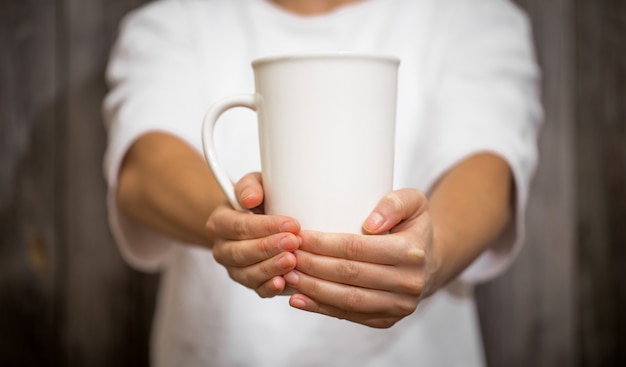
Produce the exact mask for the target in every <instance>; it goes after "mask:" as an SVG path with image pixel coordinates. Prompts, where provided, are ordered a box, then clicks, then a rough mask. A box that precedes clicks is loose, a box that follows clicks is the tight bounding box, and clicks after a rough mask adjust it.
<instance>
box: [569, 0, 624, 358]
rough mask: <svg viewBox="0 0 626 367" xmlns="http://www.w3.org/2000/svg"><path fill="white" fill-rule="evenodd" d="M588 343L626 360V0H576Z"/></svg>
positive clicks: (585, 350)
mask: <svg viewBox="0 0 626 367" xmlns="http://www.w3.org/2000/svg"><path fill="white" fill-rule="evenodd" d="M575 4H576V13H575V26H576V42H577V52H576V65H575V71H576V75H577V88H576V116H577V119H576V148H577V149H576V160H577V163H578V164H577V168H578V171H577V177H576V180H577V182H578V183H579V191H578V195H577V197H576V199H577V202H578V223H579V228H578V239H579V246H578V249H579V254H580V260H579V265H580V276H579V277H580V289H579V294H580V296H579V304H580V314H579V316H580V320H581V333H580V344H581V345H580V349H581V356H582V362H583V364H584V365H586V366H623V365H626V350H625V349H624V346H625V345H626V315H625V314H624V310H625V309H626V283H625V282H624V274H625V273H624V265H626V226H624V223H625V221H626V103H625V102H626V49H625V44H626V43H625V42H626V41H625V39H626V3H624V1H617V0H604V1H580V0H578V1H576V2H575Z"/></svg>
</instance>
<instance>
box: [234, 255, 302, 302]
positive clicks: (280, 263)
mask: <svg viewBox="0 0 626 367" xmlns="http://www.w3.org/2000/svg"><path fill="white" fill-rule="evenodd" d="M295 266H296V259H295V256H294V255H293V254H292V253H289V252H285V253H283V254H280V255H278V256H275V257H273V258H271V259H267V260H265V261H262V262H260V263H258V264H254V265H252V266H248V267H244V268H237V267H226V269H227V270H228V274H229V275H230V277H231V278H232V279H233V280H234V281H236V282H238V283H240V284H242V285H244V286H246V287H248V288H251V289H254V290H258V289H262V290H264V291H269V292H271V291H272V289H273V288H274V287H276V286H277V284H273V283H270V284H265V283H267V282H268V281H270V282H271V281H280V280H278V279H274V278H275V277H280V276H282V275H284V274H287V273H288V272H289V271H291V270H293V269H294V268H295ZM283 287H284V284H283ZM281 291H282V289H281Z"/></svg>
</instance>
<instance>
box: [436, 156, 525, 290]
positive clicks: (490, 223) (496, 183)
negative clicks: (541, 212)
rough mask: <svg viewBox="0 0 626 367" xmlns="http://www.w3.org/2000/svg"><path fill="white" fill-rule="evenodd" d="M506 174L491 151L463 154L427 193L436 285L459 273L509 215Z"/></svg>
mask: <svg viewBox="0 0 626 367" xmlns="http://www.w3.org/2000/svg"><path fill="white" fill-rule="evenodd" d="M513 195H514V192H513V184H512V175H511V171H510V168H509V166H508V164H507V163H506V162H505V161H504V160H503V159H502V158H501V157H498V156H496V155H494V154H488V153H484V154H478V155H474V156H471V157H469V158H467V159H466V160H464V161H462V162H461V163H459V164H458V165H457V166H455V167H454V168H453V169H452V170H451V171H449V172H448V173H447V174H446V175H445V176H444V177H443V178H442V179H441V180H440V181H439V182H438V183H437V185H436V186H435V188H434V190H433V191H432V192H431V194H430V198H429V201H430V212H431V215H432V221H433V227H434V238H433V246H434V250H435V252H436V253H437V254H438V255H439V256H438V258H439V259H441V262H440V264H439V269H438V271H437V276H436V279H437V280H436V283H437V284H436V286H437V285H439V286H441V285H443V284H445V283H447V282H448V281H450V280H451V279H453V278H454V277H456V276H457V275H459V274H460V273H461V272H462V271H463V270H464V269H465V268H466V267H468V266H469V265H470V264H471V263H472V262H473V261H474V260H475V259H476V258H477V257H478V256H479V255H480V254H481V253H482V252H483V251H485V250H486V249H487V248H488V247H489V246H490V245H491V244H492V243H493V242H494V240H495V239H496V238H497V237H498V236H499V235H500V233H501V232H502V230H503V229H504V227H505V226H506V225H507V224H508V222H509V221H510V220H511V218H512V211H513V208H512V207H513V204H512V203H513V200H512V197H513Z"/></svg>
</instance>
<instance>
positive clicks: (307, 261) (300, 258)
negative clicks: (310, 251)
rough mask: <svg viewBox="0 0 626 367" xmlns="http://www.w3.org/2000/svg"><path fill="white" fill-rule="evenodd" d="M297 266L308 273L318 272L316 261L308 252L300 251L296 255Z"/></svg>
mask: <svg viewBox="0 0 626 367" xmlns="http://www.w3.org/2000/svg"><path fill="white" fill-rule="evenodd" d="M296 268H297V269H298V270H300V271H302V272H303V273H306V274H311V275H315V274H316V272H315V264H314V261H313V259H312V258H311V256H308V255H306V253H298V254H297V255H296Z"/></svg>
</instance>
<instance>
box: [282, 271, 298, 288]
mask: <svg viewBox="0 0 626 367" xmlns="http://www.w3.org/2000/svg"><path fill="white" fill-rule="evenodd" d="M283 278H285V281H286V282H287V283H289V284H290V285H296V284H298V280H300V277H299V276H298V274H297V273H296V272H295V271H290V272H289V273H287V274H285V275H284V276H283Z"/></svg>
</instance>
